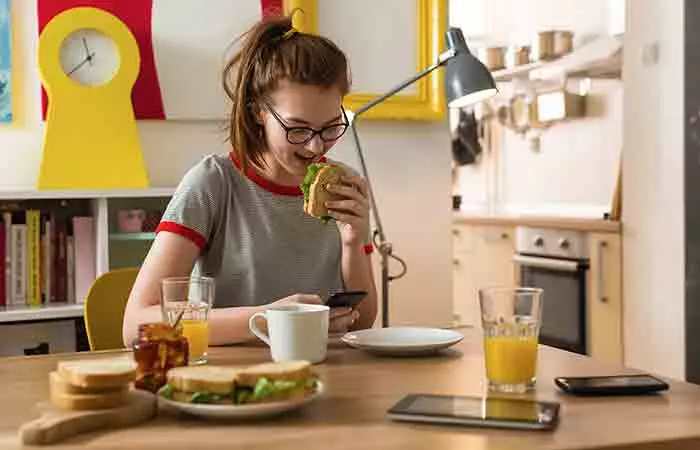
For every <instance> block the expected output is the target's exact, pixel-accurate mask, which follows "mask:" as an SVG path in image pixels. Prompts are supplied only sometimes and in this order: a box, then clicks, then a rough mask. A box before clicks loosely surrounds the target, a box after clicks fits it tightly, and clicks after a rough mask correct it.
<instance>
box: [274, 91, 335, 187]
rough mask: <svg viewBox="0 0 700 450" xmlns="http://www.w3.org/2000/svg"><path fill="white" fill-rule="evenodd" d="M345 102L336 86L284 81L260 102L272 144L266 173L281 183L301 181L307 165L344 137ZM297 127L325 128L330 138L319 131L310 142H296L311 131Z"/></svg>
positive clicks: (324, 132) (317, 159)
mask: <svg viewBox="0 0 700 450" xmlns="http://www.w3.org/2000/svg"><path fill="white" fill-rule="evenodd" d="M341 104H342V94H341V92H340V90H339V89H337V88H335V87H331V88H328V89H323V88H321V87H319V86H309V85H302V84H297V83H293V82H289V81H282V82H280V84H279V86H278V88H277V89H276V90H275V91H273V92H272V93H271V94H270V95H269V100H268V101H267V102H264V103H261V104H260V120H261V121H262V125H263V128H264V132H265V138H266V142H267V146H268V151H267V152H265V153H264V154H263V155H264V158H265V162H266V163H267V166H268V167H267V168H265V171H264V173H265V174H266V175H267V176H268V177H270V178H271V179H272V180H273V181H276V182H278V183H280V184H289V185H294V184H299V183H300V182H301V180H302V179H303V177H304V175H305V174H306V168H307V166H308V165H309V164H311V163H313V162H318V161H319V159H320V158H321V157H322V156H323V155H324V154H325V153H326V152H327V151H328V150H330V148H331V147H333V145H334V144H335V143H336V142H337V139H333V138H337V137H340V135H342V132H343V131H344V130H345V126H344V124H346V123H347V122H346V118H345V116H344V114H343V112H342V109H341ZM285 127H286V129H285ZM296 128H313V129H314V130H321V129H324V128H325V130H324V131H323V137H324V138H326V140H325V141H324V140H323V139H322V138H321V136H320V135H319V134H315V135H314V136H313V138H312V139H311V140H309V141H308V142H305V143H293V142H300V141H303V140H305V138H308V131H304V130H299V129H296ZM290 129H292V130H290ZM288 130H289V131H288ZM290 140H291V141H293V142H290Z"/></svg>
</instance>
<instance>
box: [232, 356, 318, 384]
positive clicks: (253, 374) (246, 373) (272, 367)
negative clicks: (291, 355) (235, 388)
mask: <svg viewBox="0 0 700 450" xmlns="http://www.w3.org/2000/svg"><path fill="white" fill-rule="evenodd" d="M311 376H313V371H312V369H311V363H310V362H308V361H288V362H282V363H264V364H258V365H256V366H250V367H246V368H245V369H242V370H240V371H239V372H238V378H237V379H236V383H237V384H238V385H239V386H247V387H255V385H256V384H257V382H258V380H259V379H260V378H267V379H268V380H270V381H277V380H284V381H295V382H297V381H303V380H306V379H308V378H309V377H311Z"/></svg>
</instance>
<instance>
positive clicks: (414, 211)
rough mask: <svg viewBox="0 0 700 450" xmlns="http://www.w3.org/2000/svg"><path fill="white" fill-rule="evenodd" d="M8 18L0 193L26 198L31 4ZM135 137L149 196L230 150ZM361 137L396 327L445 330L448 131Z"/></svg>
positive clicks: (32, 175) (147, 127)
mask: <svg viewBox="0 0 700 450" xmlns="http://www.w3.org/2000/svg"><path fill="white" fill-rule="evenodd" d="M12 8H13V14H12V20H13V27H14V32H13V34H14V36H13V37H14V55H13V56H14V58H13V68H14V77H15V78H14V82H15V89H16V91H15V92H16V98H15V100H16V103H15V105H16V107H15V112H16V117H17V120H16V122H15V123H14V124H13V125H11V126H9V127H0V189H2V190H20V189H23V190H26V189H33V188H34V186H35V183H36V177H37V173H38V169H39V162H40V159H41V121H40V107H39V105H40V100H39V80H38V73H37V69H36V65H35V62H34V60H35V56H34V55H35V54H36V46H37V39H36V35H37V28H36V2H34V1H27V0H13V1H12ZM388 20H389V19H388V18H387V21H388ZM376 30H377V32H378V33H383V34H385V35H386V36H385V37H387V36H390V35H392V30H391V29H389V28H384V27H379V28H377V29H376ZM376 39H377V40H378V41H382V40H384V37H383V36H381V35H378V36H377V37H376ZM363 64H365V62H363V60H362V59H361V55H354V59H353V60H352V61H351V65H352V66H362V65H363ZM387 64H388V65H389V64H392V62H391V61H387ZM397 81H398V80H397ZM139 130H140V132H141V139H142V145H143V151H144V156H145V159H146V163H147V166H148V172H149V176H150V179H151V182H152V184H153V185H154V186H173V185H175V184H176V183H177V182H178V181H179V179H180V177H181V176H182V174H183V173H184V171H185V170H186V169H187V168H188V167H189V166H191V165H192V164H194V163H195V162H196V161H197V160H199V158H201V157H202V156H203V155H205V154H208V153H216V152H225V151H228V150H229V148H228V146H227V145H225V143H224V138H225V135H224V133H222V132H221V125H220V124H218V123H215V122H162V121H151V122H144V121H141V122H140V123H139ZM361 134H362V142H363V145H364V147H365V149H366V152H367V155H366V156H367V163H368V165H369V167H370V171H371V175H372V177H373V181H374V186H375V190H376V195H377V199H378V203H379V205H380V207H381V212H382V214H383V215H382V219H383V221H384V223H385V227H386V231H387V234H388V237H389V238H390V240H392V241H393V243H394V246H395V249H396V250H395V251H396V253H397V254H399V255H400V256H402V257H404V258H405V259H406V260H407V262H408V264H409V272H408V275H407V276H406V277H405V278H403V279H401V280H399V281H396V282H394V283H393V285H392V288H393V295H392V297H393V305H392V312H393V317H392V322H393V323H421V324H425V325H446V324H449V323H450V321H451V318H452V269H451V256H450V253H451V240H450V223H451V211H450V208H451V203H450V199H449V195H450V157H449V152H448V148H449V133H448V130H447V122H446V121H444V122H441V123H406V122H402V123H398V122H391V123H389V122H381V123H380V122H365V123H363V124H362V125H361ZM349 144H350V141H349V139H347V140H345V141H344V142H342V143H340V144H339V148H338V149H337V150H334V153H337V154H334V155H333V156H334V157H339V158H340V159H344V160H346V161H348V162H350V163H352V164H355V163H356V159H355V157H354V155H353V153H352V147H351V146H350V145H349ZM375 261H376V262H378V258H377V257H375Z"/></svg>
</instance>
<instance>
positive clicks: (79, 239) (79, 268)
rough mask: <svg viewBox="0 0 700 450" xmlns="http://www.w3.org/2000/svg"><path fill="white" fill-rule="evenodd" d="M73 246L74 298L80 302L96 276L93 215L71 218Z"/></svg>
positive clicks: (83, 299)
mask: <svg viewBox="0 0 700 450" xmlns="http://www.w3.org/2000/svg"><path fill="white" fill-rule="evenodd" d="M73 248H74V254H75V256H74V258H73V259H74V260H75V272H74V277H75V298H76V299H77V301H78V303H82V302H84V301H85V298H86V297H87V294H88V291H89V290H90V286H92V283H93V281H95V278H96V268H95V264H94V261H95V260H96V259H97V252H96V251H97V249H96V248H95V218H94V217H74V218H73Z"/></svg>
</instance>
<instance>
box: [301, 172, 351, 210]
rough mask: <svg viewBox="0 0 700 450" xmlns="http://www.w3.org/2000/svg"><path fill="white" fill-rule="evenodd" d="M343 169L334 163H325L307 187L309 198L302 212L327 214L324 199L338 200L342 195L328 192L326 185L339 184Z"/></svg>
mask: <svg viewBox="0 0 700 450" xmlns="http://www.w3.org/2000/svg"><path fill="white" fill-rule="evenodd" d="M344 175H345V170H344V169H343V168H342V167H340V166H336V165H332V164H327V165H326V166H325V167H323V168H322V169H321V170H319V171H318V173H317V174H316V179H315V180H314V182H313V183H311V187H310V188H309V198H308V201H307V202H306V203H304V212H305V213H306V214H308V215H310V216H313V217H318V218H324V217H327V216H328V208H326V205H325V203H326V201H329V200H339V199H342V198H343V197H342V196H339V195H337V194H333V193H331V192H328V190H327V189H326V186H327V185H329V184H341V180H342V177H343V176H344Z"/></svg>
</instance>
